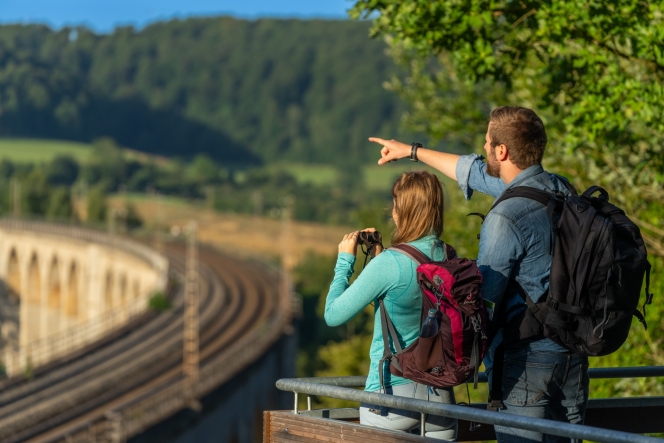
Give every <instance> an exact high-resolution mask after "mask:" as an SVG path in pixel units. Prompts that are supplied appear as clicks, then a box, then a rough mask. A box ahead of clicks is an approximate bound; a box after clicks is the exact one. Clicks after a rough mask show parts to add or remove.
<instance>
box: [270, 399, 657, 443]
mask: <svg viewBox="0 0 664 443" xmlns="http://www.w3.org/2000/svg"><path fill="white" fill-rule="evenodd" d="M662 403H663V399H662V398H661V397H650V398H632V399H627V398H622V399H591V400H590V402H589V404H588V410H587V412H586V421H585V424H586V425H589V426H597V427H600V428H606V429H613V430H616V431H626V432H634V433H664V419H662V417H664V406H661V405H662ZM472 407H476V408H485V407H486V406H485V405H481V404H474V405H472ZM470 427H471V426H470V423H469V422H467V421H464V420H459V434H458V436H457V440H458V441H486V440H495V439H496V436H495V433H494V430H493V426H491V425H487V424H482V425H481V426H479V427H477V428H476V429H475V430H474V431H471V430H470ZM436 441H440V440H436V439H432V438H425V437H421V436H419V435H413V434H407V433H403V432H395V431H388V430H383V429H378V428H373V427H370V426H365V425H361V424H359V412H358V411H357V409H329V410H328V409H323V410H314V411H301V412H300V413H299V414H297V415H295V414H293V411H266V412H265V413H264V419H263V443H314V442H327V443H333V442H344V443H380V442H385V443H397V442H413V443H414V442H436Z"/></svg>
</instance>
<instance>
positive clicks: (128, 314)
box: [0, 218, 168, 376]
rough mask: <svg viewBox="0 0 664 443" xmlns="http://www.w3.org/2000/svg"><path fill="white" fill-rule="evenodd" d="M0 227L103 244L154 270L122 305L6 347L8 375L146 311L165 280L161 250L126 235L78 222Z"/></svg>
mask: <svg viewBox="0 0 664 443" xmlns="http://www.w3.org/2000/svg"><path fill="white" fill-rule="evenodd" d="M0 229H7V230H17V231H29V232H36V233H41V234H47V235H52V236H57V237H67V238H73V239H76V240H81V241H84V242H86V243H94V244H99V245H103V246H106V247H109V248H112V249H117V250H121V251H123V252H125V253H127V254H130V255H132V256H135V257H137V258H139V259H140V260H142V261H144V262H146V263H147V264H148V265H149V266H150V267H151V268H152V269H154V271H155V272H156V277H157V278H156V282H155V285H154V287H153V288H151V289H150V290H149V291H144V292H143V294H141V296H140V297H138V298H137V299H134V300H132V301H131V302H129V303H126V304H125V305H123V306H119V307H115V308H112V309H109V310H107V311H105V312H103V313H101V314H100V315H98V316H96V317H93V318H89V319H87V320H82V321H78V322H75V323H74V324H73V325H71V326H69V327H67V328H66V329H64V330H62V331H59V332H57V333H54V334H52V335H49V336H48V337H44V338H42V339H38V340H34V341H31V342H29V343H26V344H24V345H22V346H19V347H17V348H12V347H6V348H5V349H4V351H3V353H2V358H3V360H2V361H3V364H4V365H5V371H6V373H7V374H8V375H10V376H11V375H15V374H18V373H21V372H22V371H25V370H29V369H30V368H34V367H36V366H39V365H42V364H45V363H48V362H49V361H52V360H53V359H55V358H57V357H60V356H62V355H64V354H66V353H68V352H72V351H74V350H76V349H80V348H82V347H84V346H85V345H88V344H90V343H92V342H94V341H95V340H98V339H99V338H100V337H101V336H102V335H104V334H106V333H109V332H111V331H112V330H114V329H117V328H118V327H121V326H122V325H124V324H126V323H127V322H129V321H131V320H133V319H135V318H136V317H138V316H139V315H141V314H143V313H145V312H146V311H147V309H148V300H149V297H150V295H151V294H152V293H153V292H154V291H163V290H164V289H165V288H166V285H167V283H168V260H167V259H166V257H164V256H163V255H162V254H159V253H158V252H156V251H154V250H152V249H150V248H149V247H147V246H144V245H142V244H140V243H137V242H135V241H132V240H128V239H126V238H121V237H118V236H115V235H109V234H106V233H104V232H99V231H94V230H91V229H87V228H82V227H79V226H71V225H62V224H55V223H44V222H39V221H33V220H22V219H13V218H4V219H0Z"/></svg>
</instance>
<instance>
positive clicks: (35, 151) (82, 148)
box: [0, 138, 170, 166]
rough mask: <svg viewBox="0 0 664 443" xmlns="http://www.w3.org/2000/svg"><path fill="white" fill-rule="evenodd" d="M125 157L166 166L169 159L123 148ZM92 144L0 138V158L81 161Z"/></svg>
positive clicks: (32, 160) (87, 157)
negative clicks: (68, 159) (56, 158)
mask: <svg viewBox="0 0 664 443" xmlns="http://www.w3.org/2000/svg"><path fill="white" fill-rule="evenodd" d="M122 151H123V153H124V156H125V158H127V159H128V160H137V161H139V162H141V163H148V162H150V161H154V162H155V163H156V164H158V165H160V166H167V165H168V163H169V162H170V160H169V159H168V158H166V157H162V156H159V155H152V154H146V153H144V152H139V151H134V150H131V149H123V150H122ZM91 154H92V145H90V144H87V143H79V142H75V141H69V140H46V139H36V138H0V160H1V159H4V158H6V159H8V160H11V161H12V162H14V163H47V162H49V161H51V160H52V159H53V158H54V157H57V156H59V155H68V156H71V157H73V158H74V159H76V160H77V161H79V162H81V163H85V162H87V161H88V160H89V159H90V156H91Z"/></svg>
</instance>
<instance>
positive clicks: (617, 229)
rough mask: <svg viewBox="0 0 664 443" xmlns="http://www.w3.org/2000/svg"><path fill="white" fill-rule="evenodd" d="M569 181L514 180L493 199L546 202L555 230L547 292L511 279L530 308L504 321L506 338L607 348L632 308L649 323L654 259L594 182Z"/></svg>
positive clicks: (596, 351) (575, 348)
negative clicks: (557, 185) (531, 292)
mask: <svg viewBox="0 0 664 443" xmlns="http://www.w3.org/2000/svg"><path fill="white" fill-rule="evenodd" d="M566 185H567V183H566ZM568 188H569V191H570V193H571V195H563V194H562V193H550V192H546V191H542V190H539V189H535V188H531V187H527V186H519V187H515V188H511V189H507V190H506V191H505V193H504V194H503V195H502V196H501V197H500V198H499V199H498V200H496V202H495V203H494V204H493V206H492V209H493V208H494V207H496V206H497V205H498V204H499V203H500V202H502V201H504V200H506V199H509V198H514V197H525V198H529V199H532V200H535V201H537V202H539V203H541V204H543V205H544V206H546V207H547V211H548V214H549V219H550V220H551V226H552V229H553V234H554V243H553V245H552V246H553V251H552V252H553V259H552V263H551V274H550V280H549V289H548V293H545V294H544V295H543V296H542V297H541V299H540V301H539V302H538V303H534V302H533V300H532V299H531V298H530V297H529V296H528V294H527V293H526V292H525V291H524V290H523V288H521V287H520V285H519V284H518V283H517V282H516V280H514V279H513V278H511V279H510V284H512V285H513V286H514V288H515V289H516V290H517V292H518V293H519V294H520V295H521V297H522V298H523V299H524V301H525V302H526V304H527V306H528V309H526V311H525V313H524V314H523V316H522V317H520V318H516V319H514V320H513V321H510V323H508V324H507V325H505V331H504V333H505V340H504V342H505V344H510V343H514V342H516V341H519V340H523V339H528V338H537V337H547V338H550V339H552V340H553V341H555V342H556V343H558V344H560V345H561V346H564V347H565V348H567V349H569V350H570V351H571V352H573V353H576V354H584V355H587V356H600V355H606V354H610V353H612V352H615V351H616V350H618V348H620V346H622V344H623V343H624V342H625V340H626V339H627V334H628V333H629V329H630V326H631V323H632V316H635V317H636V318H637V319H638V320H639V321H640V322H641V323H643V325H644V326H645V327H646V328H647V325H646V321H645V307H646V305H648V304H650V303H651V302H652V297H653V296H652V294H650V293H649V291H650V267H651V266H650V263H649V262H648V260H647V253H646V248H645V245H644V243H643V238H642V237H641V233H640V231H639V228H638V226H636V224H634V223H633V222H632V221H631V220H630V219H629V218H627V216H626V215H625V212H624V211H623V210H622V209H620V208H618V207H616V206H614V205H613V204H611V203H609V194H608V193H607V192H606V191H605V190H604V189H602V188H600V187H599V186H592V187H591V188H589V189H588V190H587V191H586V192H584V193H583V194H582V195H577V194H576V191H575V190H574V188H572V187H571V185H568ZM597 192H599V196H598V197H594V196H593V195H594V194H595V193H597ZM644 275H645V277H646V300H645V303H644V304H643V313H641V311H639V309H638V302H639V297H640V294H641V286H642V283H643V277H644Z"/></svg>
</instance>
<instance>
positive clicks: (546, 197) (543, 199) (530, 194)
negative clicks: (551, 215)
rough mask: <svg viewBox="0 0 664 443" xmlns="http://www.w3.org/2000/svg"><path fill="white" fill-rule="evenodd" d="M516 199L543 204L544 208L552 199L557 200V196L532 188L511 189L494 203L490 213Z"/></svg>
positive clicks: (518, 187)
mask: <svg viewBox="0 0 664 443" xmlns="http://www.w3.org/2000/svg"><path fill="white" fill-rule="evenodd" d="M514 197H523V198H529V199H531V200H535V201H536V202H539V203H541V204H543V205H544V206H547V205H548V204H549V201H550V200H551V199H552V198H555V196H554V195H553V194H552V193H550V192H547V191H543V190H541V189H535V188H533V187H530V186H517V187H515V188H510V189H507V190H505V192H503V195H501V196H500V197H498V199H497V200H496V201H495V202H493V205H492V206H491V209H489V212H491V211H492V210H493V209H494V208H495V207H496V206H498V205H499V204H500V203H502V202H504V201H505V200H507V199H510V198H514Z"/></svg>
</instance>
